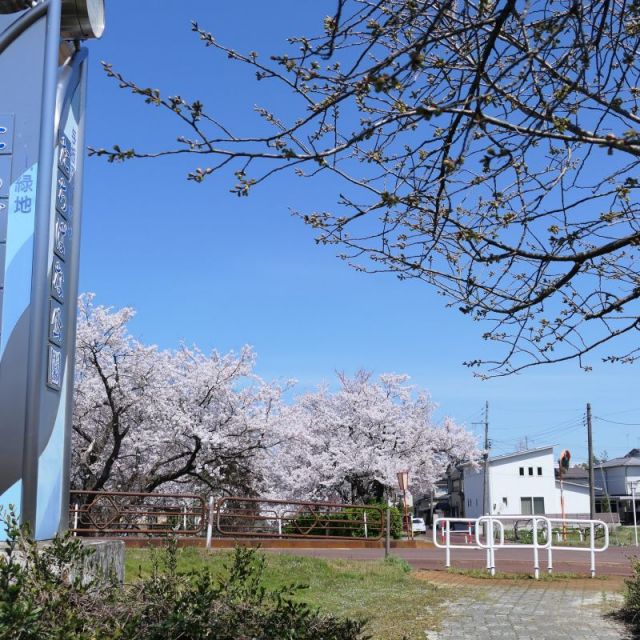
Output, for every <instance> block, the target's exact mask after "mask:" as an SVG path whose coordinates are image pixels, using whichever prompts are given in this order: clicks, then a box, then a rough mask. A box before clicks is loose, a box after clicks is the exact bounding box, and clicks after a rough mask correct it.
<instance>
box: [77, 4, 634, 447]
mask: <svg viewBox="0 0 640 640" xmlns="http://www.w3.org/2000/svg"><path fill="white" fill-rule="evenodd" d="M333 8H334V0H313V2H312V1H310V0H307V1H306V2H305V1H301V0H269V2H259V1H258V0H235V1H234V2H228V1H223V0H179V1H178V0H163V1H162V2H158V0H136V1H135V2H132V1H131V0H107V10H108V15H107V31H106V32H105V35H104V37H103V39H102V40H101V41H99V42H92V43H90V45H89V46H90V49H91V55H90V57H91V72H90V86H89V114H88V129H87V142H88V144H89V145H92V146H106V147H110V146H111V145H112V144H114V143H120V144H122V146H133V145H135V146H139V147H141V148H145V149H146V150H154V149H156V150H157V149H161V148H163V147H165V146H168V145H171V144H172V142H173V140H174V139H175V137H176V135H178V134H179V133H181V132H180V131H179V130H178V129H177V128H176V121H174V120H173V119H171V118H170V117H169V115H168V114H165V113H162V112H160V111H159V110H157V109H154V108H151V107H148V106H146V105H144V104H142V101H141V100H140V99H137V98H135V97H133V96H131V95H130V94H127V93H125V92H124V91H122V90H119V89H118V88H117V85H116V83H115V82H113V80H109V79H107V78H106V77H105V75H104V73H103V72H102V71H101V67H100V64H99V62H100V60H105V61H108V62H110V63H112V64H113V65H114V67H115V68H116V69H117V70H119V71H121V72H122V73H124V74H125V76H127V77H129V78H131V79H132V80H136V81H139V82H140V83H141V84H145V85H149V86H153V87H156V88H159V89H161V90H163V92H166V93H169V94H172V95H175V94H180V95H182V96H183V97H185V98H186V99H189V100H192V99H196V98H199V99H201V100H202V101H203V102H204V103H205V106H206V107H207V108H208V111H209V112H211V113H215V114H216V116H218V117H220V118H221V119H222V120H223V121H224V122H226V123H228V124H230V125H232V126H235V127H236V128H239V127H243V128H244V129H245V130H246V129H249V130H251V129H252V128H253V127H259V126H260V122H259V120H258V118H257V116H256V115H255V113H254V112H253V110H252V107H253V105H254V104H263V105H264V104H266V105H270V106H278V107H279V108H280V109H281V110H283V109H286V107H287V105H275V104H273V100H270V95H269V87H268V85H267V84H266V83H260V84H256V83H255V82H253V79H252V75H251V73H250V72H249V71H248V70H247V69H244V68H243V67H242V66H240V65H238V64H231V63H230V61H228V60H226V59H224V58H223V57H221V56H219V55H217V54H215V53H214V52H213V51H212V50H207V49H205V48H204V47H203V46H202V45H201V44H200V42H199V41H198V39H197V38H196V37H195V35H194V34H193V33H192V32H191V29H190V21H191V20H192V19H195V20H198V21H199V22H200V23H201V26H202V27H203V28H205V29H207V30H209V31H212V32H213V33H214V35H215V36H216V37H217V38H218V39H219V40H221V41H222V42H225V43H226V44H229V45H231V46H233V47H235V48H238V49H241V50H245V51H251V50H257V51H258V52H260V53H261V54H266V53H269V52H271V53H273V52H285V51H286V48H287V44H286V37H287V36H289V35H296V34H302V33H308V32H316V31H317V30H318V26H319V25H320V24H321V19H322V16H323V15H324V14H327V13H330V12H331V10H332V9H333ZM201 164H205V163H204V162H202V163H201ZM196 166H199V163H198V162H197V160H196V159H193V158H192V159H185V158H183V159H179V160H176V159H167V160H160V161H148V160H147V161H138V162H130V163H126V164H124V165H111V164H107V163H106V162H104V161H103V160H101V159H95V158H89V159H88V160H87V163H86V169H85V192H84V193H85V197H84V202H85V207H84V222H83V232H82V236H83V237H82V262H81V278H80V287H81V290H82V291H94V292H96V294H97V301H98V302H99V303H102V304H105V305H112V306H115V307H120V306H124V305H131V306H133V307H135V308H136V309H137V311H138V315H137V318H136V320H135V322H134V324H133V327H132V328H133V331H134V333H135V334H136V336H137V337H139V338H140V339H141V340H143V341H145V342H148V343H155V344H158V345H159V346H160V347H163V348H169V347H175V346H177V345H178V344H179V343H180V342H181V341H184V342H187V343H190V344H191V343H195V344H197V345H199V346H200V347H201V348H203V349H205V350H209V349H212V348H216V349H218V350H220V351H228V350H231V349H234V350H238V349H240V348H241V347H242V345H244V344H250V345H252V346H253V347H254V348H255V350H256V352H257V354H258V367H257V371H258V373H259V374H260V375H262V376H263V377H265V378H289V377H294V378H296V379H298V380H299V387H298V389H299V390H300V391H305V390H308V389H310V388H313V387H314V386H315V385H317V384H318V383H320V382H322V381H333V380H334V378H335V376H334V372H335V371H336V370H344V371H347V372H350V373H351V372H354V371H355V370H357V369H359V368H365V369H370V370H373V371H374V372H375V373H382V372H397V373H407V374H409V375H410V376H411V377H412V380H413V382H414V383H415V384H416V385H418V386H420V387H422V388H425V389H428V390H429V391H430V392H431V395H432V397H433V399H434V401H436V402H437V403H438V404H439V407H440V408H439V415H441V416H442V415H451V416H453V417H455V418H456V419H458V420H459V421H460V422H465V423H466V424H467V425H468V426H469V427H470V428H474V425H473V424H472V423H474V422H477V421H480V420H481V419H482V410H483V407H484V402H485V400H488V401H489V404H490V413H489V420H490V430H491V435H492V438H493V440H494V443H495V445H494V450H495V452H496V453H506V452H508V451H511V450H513V449H514V448H515V447H516V445H517V442H518V441H519V440H520V439H521V438H524V436H529V443H530V444H533V445H542V444H557V445H558V448H559V449H560V448H565V447H568V448H570V449H571V451H572V452H573V454H574V459H575V460H580V459H586V431H585V429H584V427H583V426H582V420H583V415H584V412H585V404H586V402H588V401H590V402H591V403H592V406H593V413H594V415H595V416H597V417H598V418H605V419H607V420H611V421H616V422H625V423H640V398H639V397H638V395H639V394H638V388H639V385H638V370H637V367H635V368H628V367H627V368H623V367H618V368H616V367H612V366H611V365H604V364H599V363H598V362H597V361H595V362H593V364H594V371H593V372H592V373H590V374H585V373H583V372H582V371H581V370H580V369H579V368H578V366H577V365H576V364H568V365H563V366H554V367H552V368H550V367H545V368H538V369H534V370H529V371H528V372H526V373H523V374H521V375H519V376H515V377H511V378H502V379H497V380H491V381H487V382H482V381H480V380H475V379H474V378H473V377H472V374H471V372H470V371H469V370H468V369H466V368H465V367H464V366H463V365H462V362H463V360H466V359H469V358H471V357H476V356H485V357H486V356H487V355H489V353H490V352H489V351H488V349H489V348H490V347H489V345H486V344H484V343H483V342H482V341H481V339H480V334H481V333H482V331H483V327H482V326H481V325H478V324H475V323H472V322H471V321H470V320H469V319H468V318H465V317H463V316H462V315H461V314H459V313H458V312H456V311H453V310H446V309H445V308H444V302H443V300H442V298H441V297H439V296H437V295H435V293H434V291H432V290H431V289H429V288H427V287H426V285H424V284H420V283H411V282H400V281H398V280H397V279H395V278H394V277H392V276H371V275H364V274H359V273H356V272H354V271H352V270H350V269H349V267H348V266H347V265H346V264H345V263H343V262H341V261H340V260H338V259H337V258H335V257H334V255H333V253H334V252H333V250H332V249H330V248H322V247H317V246H316V245H315V242H314V240H313V231H312V230H311V229H309V228H307V227H305V226H304V225H303V224H302V223H301V222H300V221H299V220H297V219H295V218H293V217H292V216H291V215H290V209H291V208H295V209H302V210H311V209H316V208H322V206H323V205H324V206H326V207H329V206H331V205H332V204H333V202H334V201H335V193H332V191H331V186H332V185H331V184H327V183H324V184H319V183H318V184H315V183H313V182H309V181H300V180H296V179H295V178H294V177H293V175H289V176H282V177H280V178H278V179H275V180H273V181H272V182H270V183H268V184H266V185H263V186H262V187H261V188H259V189H258V190H256V191H255V192H254V193H253V195H252V196H250V197H249V198H242V199H239V198H237V197H236V196H233V195H232V194H230V193H229V191H228V189H229V187H230V186H231V181H230V179H229V177H228V176H226V177H225V178H223V177H215V178H213V179H211V178H210V179H208V180H207V181H205V182H204V183H203V184H200V185H197V184H195V183H193V182H187V180H186V173H187V171H189V170H191V169H193V168H195V167H196ZM479 428H480V427H479V426H475V429H476V430H478V429H479ZM594 440H595V447H594V448H595V451H596V453H598V452H600V451H602V450H605V449H606V450H607V451H608V453H609V455H610V457H613V456H616V455H621V454H623V453H624V452H625V451H626V450H627V449H628V448H630V447H635V446H640V427H638V426H637V424H636V425H635V426H634V425H632V424H625V425H620V424H613V423H612V422H605V421H603V420H600V419H597V420H595V421H594ZM556 453H558V451H557V452H556Z"/></svg>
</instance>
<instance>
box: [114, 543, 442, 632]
mask: <svg viewBox="0 0 640 640" xmlns="http://www.w3.org/2000/svg"><path fill="white" fill-rule="evenodd" d="M230 555H231V554H230V552H223V551H215V552H206V551H203V550H200V549H194V548H185V549H180V550H179V551H178V567H179V570H180V571H184V572H188V571H192V570H198V569H201V568H203V567H207V568H208V569H209V570H210V571H212V572H213V573H214V574H221V573H223V572H224V565H225V563H226V562H228V561H229V559H230ZM265 555H266V558H267V567H266V572H265V586H267V587H279V586H283V585H287V584H292V583H302V584H305V585H308V588H307V589H305V590H304V591H302V592H301V594H300V596H299V597H300V598H301V599H302V600H304V601H305V602H307V603H309V604H311V605H313V606H315V607H318V608H319V609H321V610H322V611H324V612H327V613H333V614H338V615H342V616H349V617H351V618H367V619H368V620H370V623H369V626H368V632H369V633H370V634H371V635H372V636H373V637H374V638H375V639H376V640H401V638H402V637H403V636H406V638H408V639H411V640H414V639H418V638H421V639H422V640H424V638H425V631H427V630H432V629H437V628H438V626H439V621H440V619H441V616H442V613H443V609H442V604H443V603H444V601H445V600H446V599H447V598H448V597H449V595H450V593H451V592H450V590H449V588H448V587H440V586H435V585H432V584H429V583H428V582H425V581H424V580H418V579H417V578H415V577H414V576H413V575H412V574H411V572H410V568H409V565H408V564H407V563H406V562H405V561H403V560H399V559H394V558H391V559H390V561H386V562H385V561H383V560H379V561H371V562H363V561H347V560H323V559H319V558H305V557H298V556H291V555H288V554H275V553H266V554H265ZM150 568H151V552H150V551H148V550H146V549H127V554H126V578H125V579H126V581H127V582H135V581H136V580H137V579H138V576H139V575H140V572H142V574H143V575H144V574H148V573H149V571H150Z"/></svg>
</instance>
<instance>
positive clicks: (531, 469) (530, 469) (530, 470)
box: [529, 467, 533, 476]
mask: <svg viewBox="0 0 640 640" xmlns="http://www.w3.org/2000/svg"><path fill="white" fill-rule="evenodd" d="M529 475H530V476H532V475H533V467H529Z"/></svg>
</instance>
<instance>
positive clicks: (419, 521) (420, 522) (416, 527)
mask: <svg viewBox="0 0 640 640" xmlns="http://www.w3.org/2000/svg"><path fill="white" fill-rule="evenodd" d="M411 531H413V533H427V525H426V524H425V523H424V519H423V518H412V519H411Z"/></svg>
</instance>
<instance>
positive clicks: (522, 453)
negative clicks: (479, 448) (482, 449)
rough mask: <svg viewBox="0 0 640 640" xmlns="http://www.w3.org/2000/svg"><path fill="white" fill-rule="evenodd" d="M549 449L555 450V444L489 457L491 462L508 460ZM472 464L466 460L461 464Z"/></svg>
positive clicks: (464, 465)
mask: <svg viewBox="0 0 640 640" xmlns="http://www.w3.org/2000/svg"><path fill="white" fill-rule="evenodd" d="M548 449H550V450H551V451H553V445H552V444H549V445H546V446H544V447H535V448H534V449H522V450H521V451H514V452H513V453H505V454H504V455H501V456H490V457H489V463H491V462H497V461H502V460H506V459H507V458H517V457H526V456H527V455H529V454H533V453H539V452H540V451H547V450H548ZM471 464H473V463H471V462H465V463H463V464H461V465H460V466H461V467H466V466H468V465H471Z"/></svg>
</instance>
